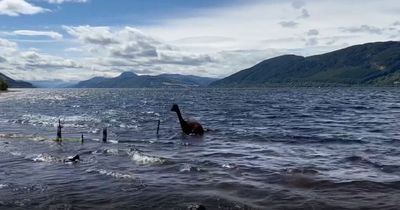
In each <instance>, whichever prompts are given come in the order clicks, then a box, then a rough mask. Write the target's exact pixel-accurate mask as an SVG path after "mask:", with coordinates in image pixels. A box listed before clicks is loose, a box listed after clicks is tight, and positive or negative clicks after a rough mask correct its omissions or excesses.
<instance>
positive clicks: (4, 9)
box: [0, 0, 50, 16]
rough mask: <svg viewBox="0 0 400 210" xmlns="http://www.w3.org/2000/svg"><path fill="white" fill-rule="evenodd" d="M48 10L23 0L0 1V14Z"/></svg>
mask: <svg viewBox="0 0 400 210" xmlns="http://www.w3.org/2000/svg"><path fill="white" fill-rule="evenodd" d="M48 11H50V10H48V9H44V8H42V7H38V6H35V5H32V4H30V3H28V2H26V1H25V0H1V1H0V15H8V16H19V15H34V14H38V13H43V12H48Z"/></svg>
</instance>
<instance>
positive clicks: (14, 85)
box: [0, 73, 34, 88]
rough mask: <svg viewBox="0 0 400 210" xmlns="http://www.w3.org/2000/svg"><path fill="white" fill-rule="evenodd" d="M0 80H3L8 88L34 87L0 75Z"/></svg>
mask: <svg viewBox="0 0 400 210" xmlns="http://www.w3.org/2000/svg"><path fill="white" fill-rule="evenodd" d="M0 79H1V80H4V81H5V82H6V83H7V84H8V87H9V88H34V86H33V85H32V84H31V83H29V82H24V81H18V80H13V79H11V78H10V77H7V76H6V75H4V74H2V73H0Z"/></svg>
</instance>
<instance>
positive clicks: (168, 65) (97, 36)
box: [63, 25, 215, 74]
mask: <svg viewBox="0 0 400 210" xmlns="http://www.w3.org/2000/svg"><path fill="white" fill-rule="evenodd" d="M63 28H64V29H65V30H66V32H67V33H68V34H70V35H71V36H73V37H75V38H76V39H77V40H79V42H80V44H81V48H82V49H84V50H85V52H83V53H85V54H86V55H87V56H88V61H87V62H85V63H90V64H91V67H90V68H91V69H98V70H105V71H106V70H109V69H110V67H112V68H113V69H114V70H115V69H120V71H126V70H127V69H134V70H135V71H136V73H139V74H140V73H143V72H147V73H152V74H161V73H165V72H170V73H173V72H175V73H176V70H177V69H179V68H178V66H182V67H183V66H186V67H187V66H196V67H199V66H204V65H207V64H208V63H211V62H214V61H215V60H214V59H213V58H212V57H211V56H209V55H207V54H201V53H188V52H185V51H182V50H180V49H178V48H176V47H174V46H173V45H171V44H167V43H165V42H164V41H162V40H159V39H156V38H154V37H152V36H149V35H147V34H145V33H143V32H142V31H140V30H138V29H136V28H132V27H124V28H121V29H112V28H110V27H92V26H88V25H86V26H76V27H71V26H64V27H63ZM105 67H106V68H105ZM181 73H182V72H181ZM183 73H184V72H183ZM186 74H188V73H186Z"/></svg>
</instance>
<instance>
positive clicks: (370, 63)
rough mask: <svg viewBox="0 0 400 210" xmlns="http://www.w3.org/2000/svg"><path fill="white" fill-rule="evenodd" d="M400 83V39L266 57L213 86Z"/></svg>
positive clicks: (390, 84) (389, 84)
mask: <svg viewBox="0 0 400 210" xmlns="http://www.w3.org/2000/svg"><path fill="white" fill-rule="evenodd" d="M354 85H357V86H364V85H374V86H400V42H376V43H368V44H363V45H356V46H352V47H348V48H345V49H342V50H337V51H334V52H330V53H326V54H322V55H316V56H311V57H302V56H296V55H283V56H279V57H276V58H272V59H268V60H265V61H263V62H261V63H259V64H257V65H255V66H253V67H251V68H249V69H245V70H243V71H240V72H238V73H236V74H233V75H231V76H229V77H226V78H224V79H222V80H219V81H216V82H214V83H212V84H211V86H213V87H265V86H354Z"/></svg>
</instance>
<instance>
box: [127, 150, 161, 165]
mask: <svg viewBox="0 0 400 210" xmlns="http://www.w3.org/2000/svg"><path fill="white" fill-rule="evenodd" d="M128 154H129V156H130V158H131V160H132V161H134V162H135V163H137V164H142V165H159V164H163V163H164V162H165V159H162V158H159V157H155V156H149V155H145V154H143V153H141V152H139V151H130V152H128Z"/></svg>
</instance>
